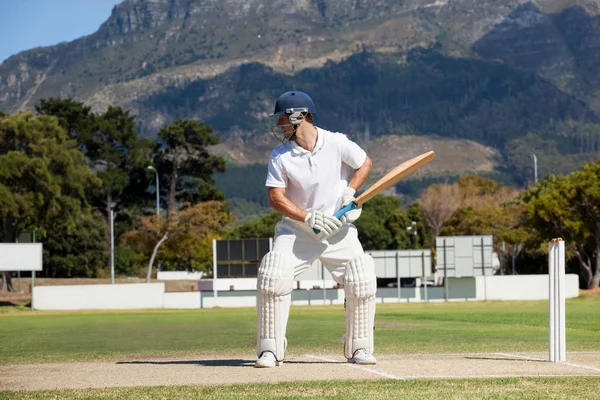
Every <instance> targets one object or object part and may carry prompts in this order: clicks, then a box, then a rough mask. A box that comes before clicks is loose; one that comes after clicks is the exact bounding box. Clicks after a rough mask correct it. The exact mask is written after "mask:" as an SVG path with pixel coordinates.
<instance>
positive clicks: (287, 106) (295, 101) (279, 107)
mask: <svg viewBox="0 0 600 400" xmlns="http://www.w3.org/2000/svg"><path fill="white" fill-rule="evenodd" d="M296 112H306V113H309V114H316V113H317V107H315V103H314V101H313V100H312V99H311V98H310V96H309V95H307V94H306V93H304V92H298V91H295V90H294V91H291V92H285V93H284V94H282V95H281V96H279V97H278V98H277V101H276V102H275V111H274V112H273V114H271V115H270V117H278V116H280V115H285V114H292V113H296Z"/></svg>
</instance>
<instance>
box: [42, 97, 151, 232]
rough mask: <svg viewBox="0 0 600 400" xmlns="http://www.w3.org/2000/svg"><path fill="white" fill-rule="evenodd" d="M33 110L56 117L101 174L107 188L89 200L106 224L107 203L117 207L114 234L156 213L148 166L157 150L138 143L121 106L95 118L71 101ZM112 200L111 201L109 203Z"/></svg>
mask: <svg viewBox="0 0 600 400" xmlns="http://www.w3.org/2000/svg"><path fill="white" fill-rule="evenodd" d="M35 108H36V110H37V112H38V113H40V114H43V115H52V116H55V117H57V118H58V119H59V122H60V124H61V126H63V128H65V129H66V130H67V133H68V134H69V135H70V136H71V137H72V138H73V139H75V140H76V141H77V143H78V145H79V148H80V149H81V150H82V151H83V152H84V154H85V155H86V159H87V161H88V163H89V165H90V167H91V168H93V169H94V170H96V171H99V173H100V175H101V176H102V178H103V183H104V185H103V190H98V191H96V193H94V194H93V195H90V202H91V204H92V205H93V206H94V207H96V208H98V209H104V211H105V214H106V218H107V221H108V215H109V214H110V208H109V205H110V204H111V203H112V204H113V205H114V206H115V207H117V205H118V206H119V207H118V211H119V212H118V214H117V215H118V216H117V215H115V231H116V232H124V231H126V230H129V229H131V227H132V225H133V222H132V221H134V220H135V219H136V218H137V217H138V216H139V215H140V214H142V209H143V208H144V207H148V208H150V207H151V208H152V209H154V203H153V198H152V197H151V196H148V194H147V193H146V191H147V189H148V186H149V182H150V180H152V181H153V179H151V178H153V175H151V174H148V171H147V170H146V166H147V165H148V164H149V163H150V160H151V159H152V157H153V155H152V154H151V153H152V151H153V150H154V146H153V142H152V141H150V140H148V139H142V140H138V138H137V132H136V131H135V118H134V117H133V116H131V115H129V113H128V112H124V111H123V110H122V109H120V108H119V107H109V108H108V110H107V111H106V112H105V113H104V114H100V115H97V114H94V113H92V112H91V109H90V107H88V106H86V105H84V104H83V103H82V102H78V101H74V100H72V99H69V98H67V99H60V98H50V99H47V100H46V99H42V100H41V101H40V103H39V104H37V105H36V106H35ZM109 196H110V197H111V199H110V200H107V197H109ZM108 222H109V223H110V221H108ZM123 229H124V230H123ZM106 241H107V243H108V241H109V237H108V235H107V237H106Z"/></svg>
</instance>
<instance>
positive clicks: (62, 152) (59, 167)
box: [0, 114, 99, 288]
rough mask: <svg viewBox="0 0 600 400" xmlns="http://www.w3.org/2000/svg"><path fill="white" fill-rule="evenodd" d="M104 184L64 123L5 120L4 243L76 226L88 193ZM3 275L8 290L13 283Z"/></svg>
mask: <svg viewBox="0 0 600 400" xmlns="http://www.w3.org/2000/svg"><path fill="white" fill-rule="evenodd" d="M98 184H99V181H98V179H97V178H96V177H95V176H94V175H93V174H92V173H91V171H90V170H89V168H88V166H87V165H86V163H85V160H84V156H83V154H82V153H81V152H80V151H79V150H78V149H77V144H76V142H75V141H73V140H71V139H69V137H68V136H67V134H66V132H65V131H64V129H62V128H61V127H60V125H59V123H58V120H57V119H56V118H53V117H48V116H33V115H32V114H16V115H13V116H8V117H3V118H0V239H1V240H2V242H12V241H13V239H14V233H15V231H16V230H18V229H26V228H29V229H37V230H40V231H42V233H43V231H44V230H45V231H47V230H49V229H52V227H53V226H56V225H63V226H66V227H67V228H69V227H71V228H72V227H74V226H75V225H76V221H77V218H78V217H79V216H80V215H81V214H83V213H85V212H88V211H89V205H88V202H87V200H86V196H85V194H86V191H87V190H89V189H90V188H92V187H94V186H96V185H98ZM8 279H10V277H9V276H8V275H7V274H4V276H3V288H6V287H7V286H8V284H9V282H7V280H8Z"/></svg>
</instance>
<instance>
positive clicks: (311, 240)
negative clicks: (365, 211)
mask: <svg viewBox="0 0 600 400" xmlns="http://www.w3.org/2000/svg"><path fill="white" fill-rule="evenodd" d="M272 251H274V252H277V253H280V254H282V255H283V256H284V257H285V268H286V269H287V268H293V270H294V278H295V277H297V276H298V275H300V274H301V273H303V272H304V271H306V270H307V269H308V268H309V267H310V265H311V264H312V263H313V261H315V260H316V259H317V258H318V259H319V260H320V261H321V263H322V264H323V266H324V267H325V268H327V270H328V271H329V273H330V274H331V276H332V277H333V279H334V280H335V282H337V283H339V284H342V285H343V284H344V277H345V274H346V264H347V263H348V261H350V260H352V259H354V258H356V257H358V256H361V255H363V254H364V250H363V247H362V245H361V244H360V242H359V240H358V231H357V230H356V227H355V226H354V225H351V224H346V225H344V226H342V227H341V228H340V230H339V231H337V232H336V233H334V234H333V235H331V236H330V237H328V238H327V239H325V240H323V241H319V238H318V236H317V235H316V234H315V233H314V232H313V231H312V229H311V228H310V227H309V226H308V225H306V223H304V222H299V221H294V220H292V219H290V218H283V219H282V220H281V221H279V222H278V223H277V225H276V226H275V242H274V244H273V250H272Z"/></svg>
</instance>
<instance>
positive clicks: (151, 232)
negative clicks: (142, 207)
mask: <svg viewBox="0 0 600 400" xmlns="http://www.w3.org/2000/svg"><path fill="white" fill-rule="evenodd" d="M230 218H231V215H230V213H229V211H228V210H227V205H226V203H225V202H218V201H207V202H204V203H198V204H196V205H194V206H185V207H184V208H183V209H182V210H175V211H174V212H173V213H171V215H170V217H169V218H168V219H165V218H163V217H161V216H157V215H152V216H148V217H141V218H140V219H139V221H138V222H137V224H136V229H135V230H134V231H130V232H127V233H125V234H124V235H123V237H122V240H123V242H124V243H126V244H129V245H131V246H134V247H136V248H139V249H141V250H143V251H145V252H147V253H150V259H149V262H148V271H147V276H146V281H147V282H150V277H151V276H152V265H153V263H154V259H155V257H156V254H157V252H158V250H159V248H160V247H161V245H163V243H164V245H165V246H168V247H169V252H170V253H171V257H165V258H164V259H163V261H166V262H165V264H166V265H167V266H169V261H171V266H173V267H179V269H196V270H205V271H206V270H209V267H210V265H211V262H212V257H211V255H212V245H211V243H210V239H211V238H213V237H215V236H219V235H220V234H221V233H222V232H223V231H224V229H225V226H226V224H227V222H229V220H230ZM161 258H162V257H161ZM173 261H174V262H173ZM173 269H175V268H173Z"/></svg>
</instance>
